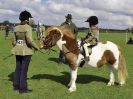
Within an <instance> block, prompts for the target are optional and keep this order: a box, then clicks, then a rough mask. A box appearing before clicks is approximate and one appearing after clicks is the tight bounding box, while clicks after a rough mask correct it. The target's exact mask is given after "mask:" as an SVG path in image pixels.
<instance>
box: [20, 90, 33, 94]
mask: <svg viewBox="0 0 133 99" xmlns="http://www.w3.org/2000/svg"><path fill="white" fill-rule="evenodd" d="M29 92H32V90H31V89H26V90H19V93H21V94H22V93H29Z"/></svg>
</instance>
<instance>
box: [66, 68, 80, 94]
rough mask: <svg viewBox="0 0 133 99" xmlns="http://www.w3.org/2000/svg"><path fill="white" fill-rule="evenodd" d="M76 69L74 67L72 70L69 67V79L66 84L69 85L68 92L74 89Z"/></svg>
mask: <svg viewBox="0 0 133 99" xmlns="http://www.w3.org/2000/svg"><path fill="white" fill-rule="evenodd" d="M77 69H78V68H76V69H75V70H72V69H71V80H70V83H69V84H68V86H69V87H70V88H69V91H70V92H73V91H76V83H75V82H76V79H77Z"/></svg>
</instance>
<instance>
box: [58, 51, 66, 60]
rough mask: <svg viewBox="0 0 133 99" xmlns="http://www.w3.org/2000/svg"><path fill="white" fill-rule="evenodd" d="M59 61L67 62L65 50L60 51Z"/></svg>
mask: <svg viewBox="0 0 133 99" xmlns="http://www.w3.org/2000/svg"><path fill="white" fill-rule="evenodd" d="M59 62H65V55H64V52H63V51H61V50H60V53H59Z"/></svg>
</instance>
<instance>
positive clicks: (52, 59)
mask: <svg viewBox="0 0 133 99" xmlns="http://www.w3.org/2000/svg"><path fill="white" fill-rule="evenodd" d="M48 60H49V61H53V62H55V63H59V60H58V58H48Z"/></svg>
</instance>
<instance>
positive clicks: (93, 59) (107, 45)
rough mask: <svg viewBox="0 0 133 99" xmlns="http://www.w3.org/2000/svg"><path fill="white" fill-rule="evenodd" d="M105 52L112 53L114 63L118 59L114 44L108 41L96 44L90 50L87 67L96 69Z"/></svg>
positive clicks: (116, 48)
mask: <svg viewBox="0 0 133 99" xmlns="http://www.w3.org/2000/svg"><path fill="white" fill-rule="evenodd" d="M106 51H110V52H112V54H113V55H114V57H115V59H116V61H117V60H118V58H119V50H118V47H117V45H116V44H114V43H113V42H110V41H106V42H98V44H97V45H96V46H94V47H93V48H92V54H91V55H90V61H89V62H88V64H89V65H91V66H93V67H97V62H98V61H99V60H101V59H102V57H103V55H104V53H105V52H106Z"/></svg>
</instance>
